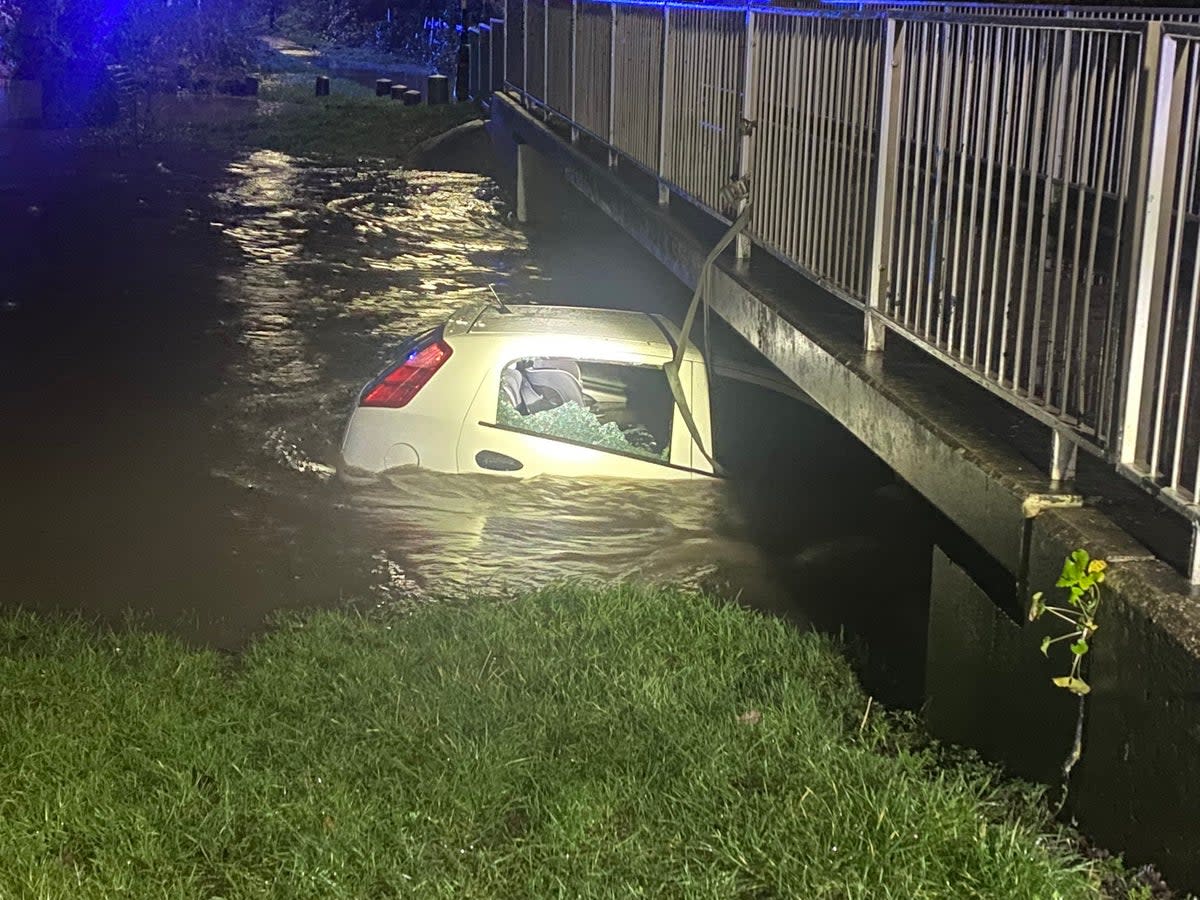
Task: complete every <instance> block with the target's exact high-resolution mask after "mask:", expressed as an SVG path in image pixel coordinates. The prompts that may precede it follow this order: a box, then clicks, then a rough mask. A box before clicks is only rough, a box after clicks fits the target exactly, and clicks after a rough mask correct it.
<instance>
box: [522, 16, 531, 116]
mask: <svg viewBox="0 0 1200 900" xmlns="http://www.w3.org/2000/svg"><path fill="white" fill-rule="evenodd" d="M532 2H533V0H521V101H522V103H524V104H525V105H526V106H528V104H529V4H530V3H532Z"/></svg>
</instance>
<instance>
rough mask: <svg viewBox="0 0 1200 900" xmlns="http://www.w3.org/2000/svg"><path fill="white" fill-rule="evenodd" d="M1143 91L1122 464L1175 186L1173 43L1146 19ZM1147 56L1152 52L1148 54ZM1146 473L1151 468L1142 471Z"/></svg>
mask: <svg viewBox="0 0 1200 900" xmlns="http://www.w3.org/2000/svg"><path fill="white" fill-rule="evenodd" d="M1146 47H1147V64H1148V65H1147V68H1148V70H1149V71H1148V73H1147V79H1148V82H1147V86H1146V87H1147V96H1146V100H1147V102H1146V104H1145V105H1144V107H1143V108H1144V110H1145V118H1144V119H1143V123H1142V128H1141V131H1142V134H1141V135H1140V137H1141V141H1142V146H1141V150H1140V153H1139V160H1140V162H1141V163H1142V165H1143V166H1144V168H1143V169H1142V171H1140V172H1139V173H1138V174H1139V177H1138V178H1137V180H1136V182H1135V185H1136V189H1137V191H1138V193H1137V194H1135V197H1136V198H1137V200H1136V202H1137V203H1138V204H1139V210H1138V211H1139V212H1140V213H1141V215H1140V216H1138V217H1137V220H1136V223H1135V227H1137V226H1140V227H1141V234H1140V240H1139V241H1138V244H1137V246H1135V248H1134V250H1135V253H1136V256H1134V258H1133V259H1132V260H1131V264H1132V266H1133V268H1132V269H1131V272H1132V278H1131V279H1130V289H1131V294H1132V300H1131V303H1130V312H1129V317H1128V325H1127V336H1126V349H1125V368H1124V371H1125V391H1124V400H1123V402H1122V404H1121V420H1120V421H1121V429H1120V441H1119V447H1118V460H1119V462H1120V464H1121V465H1122V466H1124V467H1126V468H1130V469H1136V467H1137V463H1138V455H1139V452H1140V451H1141V449H1142V447H1143V446H1144V444H1145V440H1146V437H1147V431H1148V429H1149V425H1150V422H1149V416H1148V415H1147V414H1146V411H1147V410H1148V409H1149V408H1150V407H1151V406H1152V404H1151V398H1152V396H1153V393H1154V378H1153V377H1150V378H1147V377H1146V375H1147V372H1148V371H1151V370H1152V369H1153V368H1154V365H1155V358H1156V357H1157V354H1158V346H1157V341H1156V336H1157V334H1158V333H1159V331H1160V330H1161V319H1162V291H1163V287H1164V285H1163V282H1164V280H1165V278H1164V272H1163V266H1164V265H1165V262H1166V261H1165V260H1164V259H1163V254H1162V253H1161V252H1160V251H1161V249H1162V248H1163V247H1164V246H1165V239H1166V236H1167V231H1168V229H1169V228H1170V224H1171V194H1172V193H1173V189H1174V181H1175V166H1174V164H1173V163H1169V162H1168V161H1169V160H1173V159H1174V157H1175V154H1176V153H1177V152H1178V143H1179V138H1178V133H1177V132H1176V131H1175V130H1174V129H1173V128H1172V127H1171V126H1172V123H1173V122H1174V121H1175V120H1176V115H1173V113H1174V112H1175V110H1173V109H1172V107H1173V106H1175V105H1177V104H1178V102H1179V101H1180V100H1181V99H1182V98H1181V97H1180V92H1178V91H1176V90H1175V89H1174V88H1175V85H1174V81H1175V75H1176V73H1175V68H1176V66H1175V53H1176V43H1175V41H1173V40H1171V39H1170V38H1166V37H1164V36H1163V35H1162V23H1160V22H1151V23H1148V24H1147V42H1146ZM1151 57H1152V58H1151ZM1146 474H1148V475H1149V476H1150V477H1151V478H1153V477H1154V475H1155V473H1153V472H1149V473H1146Z"/></svg>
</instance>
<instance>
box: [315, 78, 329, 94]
mask: <svg viewBox="0 0 1200 900" xmlns="http://www.w3.org/2000/svg"><path fill="white" fill-rule="evenodd" d="M316 90H317V93H316V96H318V97H328V96H329V76H328V75H318V76H317V87H316Z"/></svg>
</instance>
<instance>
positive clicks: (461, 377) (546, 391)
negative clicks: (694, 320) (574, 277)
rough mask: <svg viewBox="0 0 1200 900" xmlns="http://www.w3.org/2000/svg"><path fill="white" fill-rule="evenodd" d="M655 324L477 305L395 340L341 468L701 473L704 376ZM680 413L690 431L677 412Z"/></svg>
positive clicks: (359, 471)
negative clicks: (675, 384) (674, 372)
mask: <svg viewBox="0 0 1200 900" xmlns="http://www.w3.org/2000/svg"><path fill="white" fill-rule="evenodd" d="M679 341H680V336H679V331H678V329H677V328H676V327H675V326H674V325H673V324H672V323H671V322H669V321H668V320H666V319H664V318H662V317H661V316H656V315H650V314H647V313H640V312H626V311H620V310H611V309H583V308H576V307H565V306H504V305H502V304H497V305H493V304H487V303H481V304H478V305H473V306H468V307H464V308H462V309H459V310H457V311H455V312H454V313H453V314H452V315H451V316H450V318H449V319H448V320H447V321H446V322H445V323H444V324H443V325H441V326H439V327H438V328H435V329H433V330H432V331H428V332H426V333H424V334H421V335H418V336H416V337H414V338H412V339H411V340H409V341H407V342H406V343H405V344H403V345H402V346H401V347H400V349H399V350H398V352H397V354H396V355H395V357H394V359H393V361H392V362H391V363H390V364H389V365H388V367H387V368H386V369H384V370H383V371H382V372H381V373H379V375H378V376H376V377H375V378H374V379H372V380H371V381H370V382H369V383H368V384H367V385H366V386H365V387H364V388H363V389H362V391H361V393H360V394H359V397H358V402H357V405H356V406H355V408H354V411H353V413H352V414H351V416H350V422H349V424H348V425H347V427H346V434H345V437H344V439H343V441H342V472H343V474H344V475H347V476H349V477H354V476H356V475H360V476H370V475H375V474H378V473H381V472H385V471H388V470H392V469H398V468H402V467H419V468H423V469H431V470H434V471H439V472H492V473H498V474H504V475H512V476H519V477H525V476H532V475H543V474H552V475H566V476H579V475H603V476H619V477H625V478H703V477H710V476H711V475H712V471H713V469H712V465H711V464H710V462H709V460H708V457H707V456H706V455H705V452H704V449H702V447H700V446H697V444H696V440H695V437H698V438H699V440H700V441H701V443H702V445H703V447H704V448H708V447H711V443H710V441H711V428H712V426H711V421H710V413H709V391H708V374H707V370H706V367H705V364H704V360H703V358H702V356H701V355H700V353H699V352H698V351H697V350H696V348H695V347H694V346H691V345H690V344H689V345H688V347H687V348H686V351H685V353H684V355H683V357H682V362H681V365H680V367H679V388H678V391H677V392H676V393H675V394H673V393H672V391H671V388H670V385H669V383H668V380H667V375H666V372H665V371H664V368H663V366H664V364H666V363H667V362H669V361H670V360H671V359H672V358H673V357H674V355H675V352H676V348H677V347H678V346H679ZM677 398H678V400H679V401H680V402H682V403H683V405H684V406H686V408H687V410H688V411H689V412H690V415H691V417H692V420H693V424H694V434H695V437H693V429H690V428H689V427H688V425H687V424H686V421H685V419H684V413H683V412H682V411H681V410H680V407H679V403H677Z"/></svg>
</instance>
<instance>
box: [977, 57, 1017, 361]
mask: <svg viewBox="0 0 1200 900" xmlns="http://www.w3.org/2000/svg"><path fill="white" fill-rule="evenodd" d="M1016 44H1017V41H1016V35H1010V36H1009V41H1008V65H1007V66H1006V68H1005V70H1004V71H1005V72H1006V73H1011V72H1012V71H1013V68H1014V66H1013V59H1014V57H1015V55H1016ZM997 81H1000V79H997ZM1004 82H1005V88H1004V127H1003V133H1002V135H1001V137H1000V146H999V147H998V148H997V150H998V151H999V152H998V154H997V156H998V157H999V158H1000V159H1001V162H1002V164H1001V166H1000V200H999V201H998V202H997V204H996V207H997V208H996V226H997V227H996V239H995V246H994V252H993V256H992V281H991V292H990V294H989V297H988V334H987V345H986V346H985V348H984V362H983V371H984V374H985V375H990V374H991V372H992V354H993V352H994V350H995V337H996V306H997V301H996V293H997V291H998V290H999V289H1000V243H1001V239H1002V235H1001V234H1000V227H999V226H1000V223H1001V220H1002V218H1003V216H1004V212H1003V209H1002V207H1003V201H1004V199H1005V188H1006V187H1007V186H1008V166H1006V165H1003V157H1004V156H1005V155H1006V154H1007V151H1008V146H1009V142H1010V139H1011V133H1012V123H1013V116H1012V101H1013V89H1014V87H1015V86H1016V79H1015V78H1013V77H1011V75H1010V76H1009V77H1007V78H1005V79H1004ZM989 195H990V190H989ZM1009 239H1010V240H1011V236H1010V238H1009ZM1004 309H1005V310H1006V309H1007V302H1006V303H1005V306H1004ZM1001 314H1002V315H1004V314H1005V313H1004V312H1003V311H1002V313H1001ZM1006 330H1007V329H1006ZM1003 339H1004V332H1002V333H1001V342H1003ZM1003 378H1004V364H1003V361H1001V363H1000V365H999V366H998V367H997V370H996V380H997V381H998V382H1000V383H1003Z"/></svg>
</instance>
